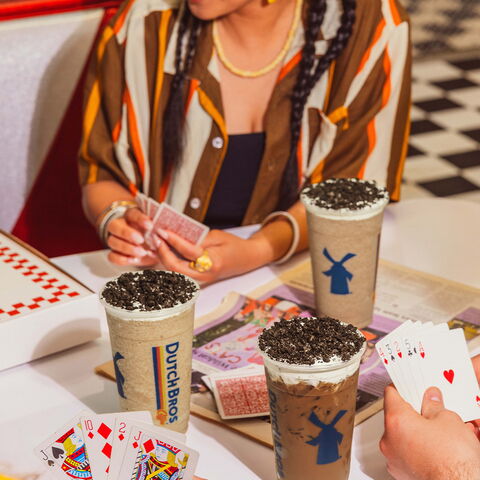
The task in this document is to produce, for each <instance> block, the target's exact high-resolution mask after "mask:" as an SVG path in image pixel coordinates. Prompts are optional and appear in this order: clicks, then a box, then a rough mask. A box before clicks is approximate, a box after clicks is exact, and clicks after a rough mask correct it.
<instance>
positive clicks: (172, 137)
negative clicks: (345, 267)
mask: <svg viewBox="0 0 480 480" xmlns="http://www.w3.org/2000/svg"><path fill="white" fill-rule="evenodd" d="M309 3H310V5H309V8H308V14H307V25H306V29H305V45H304V47H303V50H302V59H301V61H300V66H299V72H298V75H297V81H296V84H295V87H294V89H293V92H292V111H291V117H290V134H291V141H290V152H289V157H288V161H287V164H286V167H285V169H284V172H283V178H282V184H281V186H280V200H279V208H281V209H287V208H289V207H290V206H291V205H292V204H293V203H294V202H295V201H296V200H297V197H298V183H299V179H298V169H297V146H298V141H299V139H300V132H301V126H302V117H303V111H304V109H305V105H306V103H307V100H308V97H309V95H310V92H311V91H312V89H313V87H314V86H315V84H316V83H317V82H318V81H319V80H320V77H321V76H322V75H323V74H324V73H325V72H326V71H327V70H328V68H329V67H330V64H331V63H332V62H333V61H334V60H335V59H336V58H337V57H338V56H339V55H340V53H341V52H342V51H343V49H344V48H345V46H346V45H347V42H348V39H349V38H350V35H351V33H352V29H353V24H354V23H355V6H356V0H342V3H343V13H342V16H341V25H340V28H339V29H338V32H337V35H336V36H335V38H334V39H333V40H332V41H331V42H330V45H329V47H328V49H327V51H326V53H325V54H324V55H322V56H321V57H319V58H317V57H316V55H315V41H316V40H317V38H318V35H319V32H320V28H321V26H322V23H323V20H324V17H325V12H326V9H327V0H310V2H309ZM203 23H204V22H202V21H201V20H199V19H197V18H196V17H195V16H194V15H192V13H191V12H190V9H189V8H188V3H187V2H185V7H184V10H183V13H182V14H181V18H180V22H179V27H178V37H177V44H176V49H175V69H176V71H175V75H174V77H173V80H172V86H171V89H170V97H169V100H168V103H167V107H166V110H165V114H164V129H163V158H164V165H163V168H164V172H166V171H168V170H169V169H170V168H171V167H172V166H173V165H175V163H176V162H177V161H178V160H179V158H180V153H181V150H182V127H183V116H184V113H183V109H184V102H185V79H186V76H187V74H188V73H189V71H190V68H191V65H192V61H193V57H194V55H195V52H196V46H197V39H198V35H199V32H200V29H201V26H202V24H203ZM187 31H189V38H188V43H187V46H186V49H185V50H186V51H185V53H183V50H184V48H183V44H184V43H185V42H184V37H185V35H186V34H187Z"/></svg>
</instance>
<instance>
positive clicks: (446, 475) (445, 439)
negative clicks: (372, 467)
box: [380, 385, 480, 480]
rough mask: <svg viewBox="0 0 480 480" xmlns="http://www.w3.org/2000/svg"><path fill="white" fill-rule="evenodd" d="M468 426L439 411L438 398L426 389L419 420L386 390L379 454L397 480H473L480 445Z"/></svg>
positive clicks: (396, 395) (390, 389)
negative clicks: (381, 454)
mask: <svg viewBox="0 0 480 480" xmlns="http://www.w3.org/2000/svg"><path fill="white" fill-rule="evenodd" d="M473 430H474V428H473V425H472V424H465V423H463V421H462V419H461V418H460V417H459V416H458V415H457V414H456V413H453V412H451V411H449V410H446V409H445V407H444V405H443V398H442V394H441V392H440V390H439V389H437V388H429V389H428V390H427V391H426V392H425V395H424V398H423V403H422V415H420V414H418V413H417V412H416V411H415V410H414V409H413V408H412V407H411V405H410V404H408V403H407V402H406V401H405V400H403V399H402V397H401V396H400V394H399V393H398V392H397V390H396V389H395V387H393V386H391V385H390V386H388V387H387V388H386V390H385V433H384V435H383V437H382V440H381V441H380V449H381V451H382V453H383V454H384V455H385V457H386V459H387V468H388V471H389V473H390V474H391V475H392V476H393V477H394V478H395V479H396V480H428V479H435V480H478V478H479V476H478V475H479V472H480V442H479V441H478V439H477V437H476V435H475V433H474V432H473Z"/></svg>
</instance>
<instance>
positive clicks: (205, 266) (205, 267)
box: [190, 250, 213, 273]
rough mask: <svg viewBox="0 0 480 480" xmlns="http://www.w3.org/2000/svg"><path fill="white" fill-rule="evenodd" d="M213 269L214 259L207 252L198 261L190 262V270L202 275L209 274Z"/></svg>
mask: <svg viewBox="0 0 480 480" xmlns="http://www.w3.org/2000/svg"><path fill="white" fill-rule="evenodd" d="M212 267H213V262H212V259H211V258H210V255H209V254H208V252H207V251H206V250H204V252H203V253H202V254H201V255H200V256H199V257H198V258H197V259H196V260H193V261H191V262H190V268H191V269H192V270H196V271H197V272H200V273H205V272H208V271H209V270H211V269H212Z"/></svg>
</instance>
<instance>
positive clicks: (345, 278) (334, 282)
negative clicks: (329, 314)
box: [322, 248, 356, 295]
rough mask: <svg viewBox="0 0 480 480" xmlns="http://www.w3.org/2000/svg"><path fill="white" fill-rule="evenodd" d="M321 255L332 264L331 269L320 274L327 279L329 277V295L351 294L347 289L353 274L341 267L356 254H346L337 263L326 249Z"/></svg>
mask: <svg viewBox="0 0 480 480" xmlns="http://www.w3.org/2000/svg"><path fill="white" fill-rule="evenodd" d="M323 255H324V256H325V258H326V259H327V260H328V261H329V262H332V266H331V268H330V269H329V270H325V272H322V273H323V274H324V275H326V276H327V277H331V281H330V293H334V294H336V295H347V294H349V293H352V292H350V290H349V288H348V282H350V281H351V280H352V278H353V273H351V272H349V271H348V270H347V269H346V268H345V267H344V266H343V264H344V263H345V262H346V261H347V260H350V259H351V258H353V257H355V256H356V254H355V253H347V254H346V255H345V256H344V257H343V258H342V259H341V260H340V261H339V262H337V261H336V260H334V259H333V257H332V256H331V255H330V253H329V252H328V250H327V249H326V248H324V249H323Z"/></svg>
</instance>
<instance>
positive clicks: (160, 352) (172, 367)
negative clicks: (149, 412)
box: [152, 342, 180, 424]
mask: <svg viewBox="0 0 480 480" xmlns="http://www.w3.org/2000/svg"><path fill="white" fill-rule="evenodd" d="M179 347H180V342H173V343H169V344H167V345H162V346H160V347H152V355H153V372H154V377H155V393H156V397H157V418H158V420H160V423H162V424H166V423H174V422H176V421H177V420H178V396H179V394H180V377H179V376H178V365H177V352H178V349H179Z"/></svg>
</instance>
